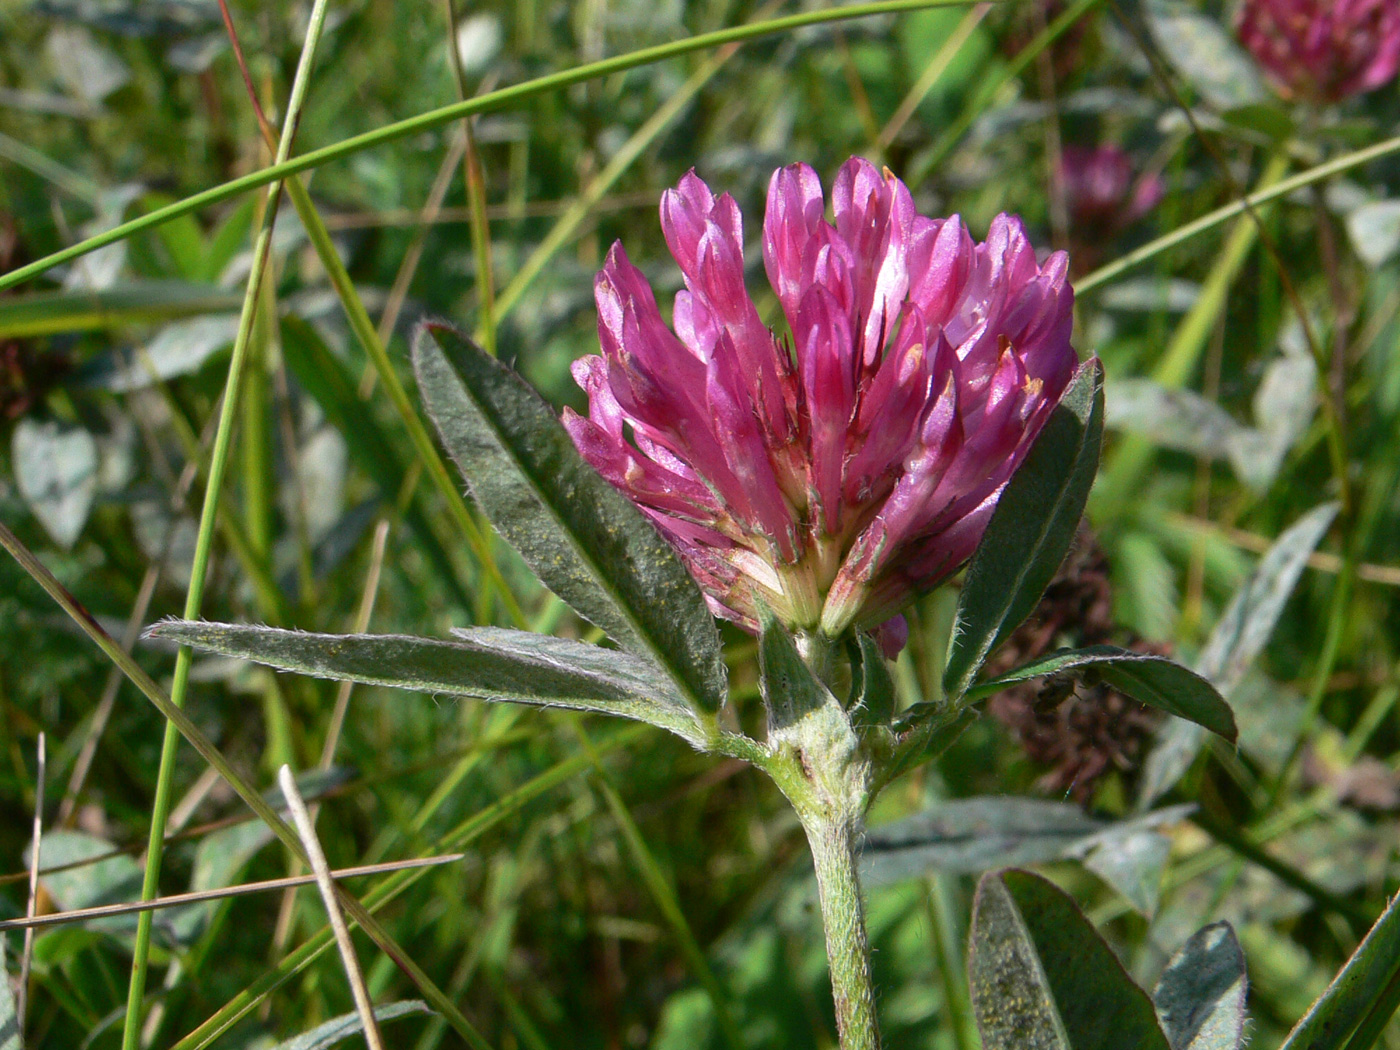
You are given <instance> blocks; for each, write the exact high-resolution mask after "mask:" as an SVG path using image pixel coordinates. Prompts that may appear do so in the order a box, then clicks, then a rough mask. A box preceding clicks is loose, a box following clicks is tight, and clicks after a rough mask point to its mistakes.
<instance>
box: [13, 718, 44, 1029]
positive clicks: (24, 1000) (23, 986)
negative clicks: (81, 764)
mask: <svg viewBox="0 0 1400 1050" xmlns="http://www.w3.org/2000/svg"><path fill="white" fill-rule="evenodd" d="M36 766H37V769H36V771H35V781H34V836H33V839H32V840H31V841H30V844H29V901H28V903H27V904H26V905H25V908H24V914H25V917H26V918H28V919H31V920H32V919H33V918H34V911H35V907H36V905H37V904H38V899H39V846H40V845H41V843H42V841H43V837H44V835H43V832H44V776H45V773H46V772H47V771H48V748H47V746H46V740H45V737H44V734H43V733H40V734H39V754H38V762H37V763H36ZM33 963H34V930H33V928H32V927H31V928H29V929H26V930H25V931H24V955H23V956H22V957H21V959H20V963H19V991H18V994H17V995H16V996H15V1023H16V1024H17V1025H18V1026H19V1033H18V1035H19V1037H20V1039H21V1040H23V1039H24V1014H25V1011H26V1010H27V1009H28V1006H29V968H30V966H32V965H33Z"/></svg>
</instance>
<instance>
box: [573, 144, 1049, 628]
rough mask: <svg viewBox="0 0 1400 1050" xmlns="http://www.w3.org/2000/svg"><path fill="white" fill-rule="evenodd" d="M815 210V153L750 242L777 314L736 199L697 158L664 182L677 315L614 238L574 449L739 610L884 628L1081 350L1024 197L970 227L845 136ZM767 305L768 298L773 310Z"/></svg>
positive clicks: (953, 548) (985, 494) (748, 617)
mask: <svg viewBox="0 0 1400 1050" xmlns="http://www.w3.org/2000/svg"><path fill="white" fill-rule="evenodd" d="M831 203H832V209H833V211H834V216H835V224H834V225H832V224H830V223H828V222H827V221H826V220H825V218H824V210H825V204H824V201H823V197H822V187H821V183H820V181H819V179H818V178H817V175H816V173H815V172H814V171H813V170H812V169H811V168H809V167H807V166H806V165H802V164H797V165H793V166H791V167H788V168H783V169H780V170H779V171H777V172H775V173H774V175H773V179H772V182H771V183H770V185H769V190H768V209H767V215H766V217H765V220H764V227H763V259H764V263H765V266H766V268H767V271H768V278H769V280H770V282H771V283H772V286H773V291H774V293H775V294H776V296H777V301H778V304H779V305H780V306H781V311H782V318H783V319H785V321H786V326H785V327H786V329H787V331H785V332H784V331H783V330H782V328H781V327H780V328H779V330H778V332H775V330H774V329H773V328H770V326H769V324H768V323H767V322H765V320H764V319H763V318H762V317H761V316H760V315H759V312H758V308H757V307H756V306H755V304H754V301H753V299H751V298H750V296H749V294H748V291H747V290H746V289H745V287H744V241H743V230H742V227H741V219H740V215H739V209H738V206H737V205H736V204H735V202H734V200H733V198H731V197H730V196H729V195H728V194H721V195H719V196H715V195H714V194H713V193H712V192H711V191H710V188H709V187H708V186H707V185H705V183H704V182H702V181H701V180H700V179H699V178H697V177H696V176H695V174H694V173H691V174H689V175H687V176H685V178H683V179H682V180H681V181H680V184H679V185H678V186H677V187H676V188H675V189H673V190H668V191H666V193H665V194H664V195H663V197H662V200H661V225H662V228H663V230H664V232H665V235H666V242H667V244H668V245H669V246H670V249H671V254H672V255H674V256H675V258H676V261H677V262H678V263H679V264H680V268H681V272H682V274H683V275H684V277H685V284H686V287H685V290H683V291H681V292H679V293H678V294H677V295H676V301H675V309H674V313H673V316H672V323H673V327H674V331H673V328H672V327H669V326H668V325H667V324H666V322H665V320H664V319H663V318H662V316H661V312H660V310H659V309H658V307H657V304H656V300H655V298H654V297H653V295H652V290H651V287H650V285H649V284H648V283H647V281H646V279H645V278H644V277H643V276H642V274H641V272H640V271H639V270H638V269H637V268H636V267H635V266H633V265H632V263H631V262H630V261H629V260H628V258H627V254H626V253H625V252H624V251H623V249H622V246H621V245H620V244H615V245H614V246H613V248H612V251H611V252H610V253H609V254H608V259H607V263H606V265H605V266H604V268H603V271H602V272H601V273H600V274H599V275H598V277H597V281H596V283H595V293H596V297H597V301H598V333H599V338H600V340H601V342H602V350H603V352H602V354H601V355H600V356H592V357H585V358H583V359H581V360H579V361H577V362H575V364H574V376H575V378H576V379H577V380H578V382H579V385H580V386H582V387H583V388H584V390H586V391H587V392H588V396H589V412H588V416H587V417H586V418H585V417H582V416H579V415H578V414H576V413H574V412H572V411H568V410H566V411H565V418H564V423H565V425H566V426H567V427H568V429H569V432H570V434H571V435H572V436H573V439H574V442H575V443H576V444H577V446H578V448H579V450H580V451H581V452H582V454H583V455H584V457H585V458H586V459H587V460H588V461H589V462H590V463H592V464H593V466H594V467H596V468H597V469H598V470H599V471H600V472H601V473H602V474H603V475H604V476H605V477H606V478H608V480H609V481H611V482H612V483H613V484H614V485H616V486H617V487H618V488H619V489H621V490H622V491H623V492H625V493H626V494H627V495H628V496H629V497H631V498H632V500H634V501H635V502H636V503H637V504H638V506H640V507H641V508H642V510H643V511H645V512H646V513H647V514H648V515H649V516H650V517H651V519H652V520H653V521H654V522H655V523H656V524H657V526H658V527H659V528H660V529H661V531H662V533H663V534H664V535H665V536H666V537H667V538H668V539H669V540H670V541H671V542H672V543H673V544H674V545H675V547H676V549H677V550H678V551H679V553H680V555H681V557H682V559H683V560H684V561H685V563H686V565H687V566H688V567H689V568H690V571H691V573H692V574H693V575H694V576H695V578H696V580H698V581H699V583H700V585H701V587H702V588H703V589H704V591H705V592H706V594H707V595H708V597H709V600H710V603H711V607H712V608H713V609H714V610H715V612H716V613H717V614H719V615H721V616H724V617H727V618H728V619H731V620H734V621H736V622H738V623H740V624H742V625H744V626H745V627H747V628H749V629H753V628H754V627H755V626H756V622H757V610H758V607H759V602H762V603H764V604H766V605H767V606H768V607H769V608H771V609H772V610H773V611H774V613H775V614H776V615H777V616H778V617H779V618H780V619H781V620H782V621H783V622H784V623H786V624H787V625H788V626H789V627H791V628H793V629H795V630H805V631H811V630H816V629H818V628H820V629H821V630H822V631H823V632H824V633H826V634H827V635H829V636H832V637H836V636H838V635H840V634H841V633H843V632H844V631H845V630H846V629H847V628H849V627H851V626H853V625H854V626H858V627H862V628H866V629H873V628H876V627H879V626H880V625H883V627H882V628H881V632H880V634H881V640H882V641H883V642H884V643H885V644H886V647H887V650H893V651H897V650H898V648H899V646H901V645H902V644H903V637H904V636H903V630H904V625H903V621H902V619H901V618H898V613H899V610H900V608H901V607H902V606H903V605H904V604H905V602H906V601H907V600H908V599H909V598H910V597H912V596H913V595H914V594H915V593H917V592H919V591H922V590H926V589H927V588H929V587H931V586H933V585H934V584H936V583H938V582H940V581H941V580H943V579H945V578H947V577H948V576H949V575H951V574H952V573H953V572H955V571H956V570H957V569H958V568H959V566H961V565H962V564H963V562H965V561H966V560H967V559H968V557H969V556H970V555H971V554H972V551H973V549H974V548H975V547H976V545H977V542H978V540H979V539H980V538H981V536H982V532H983V530H984V529H985V527H986V524H987V519H988V518H989V516H990V515H991V512H992V509H993V507H994V505H995V502H996V498H997V496H998V494H999V493H1000V491H1001V489H1002V487H1003V486H1004V485H1005V484H1006V481H1007V480H1008V479H1009V478H1010V477H1011V474H1012V472H1013V471H1014V470H1015V469H1016V467H1017V466H1018V465H1019V464H1020V463H1021V461H1022V460H1023V459H1024V458H1025V455H1026V453H1027V451H1028V450H1029V448H1030V445H1031V442H1032V441H1033V440H1034V438H1035V436H1036V434H1037V433H1038V432H1039V430H1040V428H1041V426H1042V424H1043V423H1044V422H1045V420H1046V418H1047V417H1048V415H1049V414H1050V412H1051V411H1052V410H1053V409H1054V407H1055V405H1056V404H1057V403H1058V401H1059V398H1060V395H1061V394H1062V393H1063V391H1064V389H1065V387H1066V385H1067V384H1068V383H1069V381H1070V378H1071V377H1072V375H1073V374H1074V372H1075V369H1076V367H1077V359H1076V357H1075V353H1074V350H1073V348H1072V347H1071V346H1070V341H1069V340H1070V328H1071V308H1072V304H1073V294H1074V293H1073V291H1072V290H1071V289H1070V287H1069V286H1068V284H1067V283H1066V277H1065V275H1066V265H1067V260H1066V257H1065V255H1064V254H1063V253H1057V254H1055V255H1052V256H1050V257H1049V259H1047V260H1046V262H1045V263H1044V265H1041V264H1040V263H1038V262H1037V260H1036V255H1035V250H1034V248H1033V247H1032V246H1031V244H1030V242H1029V241H1028V240H1027V239H1026V235H1025V231H1024V230H1023V229H1022V227H1021V223H1020V221H1019V220H1018V219H1016V218H1013V217H1010V216H1006V215H999V216H998V217H997V218H996V219H995V220H993V222H992V226H991V230H990V232H989V233H988V236H987V240H986V241H985V242H983V243H981V244H978V243H976V242H975V241H973V239H972V237H971V236H970V235H969V234H968V232H967V229H966V228H965V227H964V226H963V224H962V221H961V220H960V219H958V218H957V217H954V218H950V219H929V218H925V217H924V216H921V215H919V214H917V213H916V212H915V210H914V202H913V198H912V197H911V196H910V193H909V190H908V188H907V187H906V186H905V185H904V183H902V182H901V181H900V180H899V179H897V178H895V177H894V176H893V175H892V174H890V173H889V172H888V171H885V172H883V173H881V172H880V171H878V170H877V169H876V168H874V167H873V166H872V165H870V164H868V163H867V162H865V161H863V160H859V159H852V160H850V161H848V162H847V163H846V164H845V165H843V166H842V168H841V171H840V173H839V174H838V175H837V177H836V182H835V185H834V186H833V187H832V193H831ZM775 320H776V319H775Z"/></svg>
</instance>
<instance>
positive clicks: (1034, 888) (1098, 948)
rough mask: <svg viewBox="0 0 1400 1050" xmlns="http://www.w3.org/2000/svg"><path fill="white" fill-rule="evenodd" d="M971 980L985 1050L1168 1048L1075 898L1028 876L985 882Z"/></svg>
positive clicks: (995, 876) (1146, 1004)
mask: <svg viewBox="0 0 1400 1050" xmlns="http://www.w3.org/2000/svg"><path fill="white" fill-rule="evenodd" d="M968 978H969V980H968V983H969V985H970V987H971V990H972V1007H973V1011H974V1013H975V1014H976V1016H977V1027H978V1029H979V1030H980V1031H981V1033H982V1045H983V1048H984V1050H1124V1048H1126V1047H1132V1048H1133V1050H1170V1047H1169V1045H1168V1043H1167V1039H1166V1036H1165V1035H1163V1034H1162V1029H1161V1028H1160V1027H1159V1026H1158V1024H1157V1016H1156V1014H1155V1013H1154V1012H1153V1009H1152V1001H1151V1000H1150V999H1148V997H1147V993H1146V992H1144V991H1143V990H1142V989H1141V988H1139V987H1138V986H1137V985H1135V984H1134V983H1133V982H1132V980H1131V979H1130V978H1129V977H1128V974H1127V972H1126V971H1125V970H1124V969H1123V966H1122V964H1121V963H1119V961H1118V959H1117V957H1116V956H1114V954H1113V951H1112V950H1111V949H1110V948H1109V947H1108V945H1106V944H1105V943H1104V942H1103V939H1102V938H1101V937H1099V935H1098V933H1097V932H1095V930H1094V928H1093V926H1091V925H1090V924H1089V920H1088V919H1086V918H1085V917H1084V915H1083V913H1082V912H1080V910H1079V908H1078V906H1076V905H1075V903H1074V901H1073V900H1071V899H1070V898H1069V896H1067V895H1066V894H1065V893H1064V892H1063V891H1062V890H1060V889H1058V888H1056V887H1055V886H1054V884H1052V883H1051V882H1049V881H1048V880H1046V879H1043V878H1041V877H1040V876H1038V875H1033V874H1031V873H1030V872H1027V871H1016V870H1009V871H1000V872H993V873H991V874H988V875H985V876H983V878H982V881H981V882H980V883H979V884H978V887H977V899H976V901H975V903H974V904H973V912H972V936H971V948H970V952H969V958H968Z"/></svg>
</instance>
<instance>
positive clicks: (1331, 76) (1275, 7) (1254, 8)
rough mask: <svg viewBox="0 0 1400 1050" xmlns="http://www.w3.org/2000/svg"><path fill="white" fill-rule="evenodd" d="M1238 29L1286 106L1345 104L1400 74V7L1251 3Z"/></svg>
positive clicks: (1360, 0)
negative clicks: (1291, 102) (1300, 101)
mask: <svg viewBox="0 0 1400 1050" xmlns="http://www.w3.org/2000/svg"><path fill="white" fill-rule="evenodd" d="M1237 28H1238V31H1239V37H1240V40H1241V42H1243V44H1244V45H1245V47H1247V48H1249V50H1250V51H1251V52H1252V53H1253V54H1254V57H1255V58H1256V59H1257V60H1258V61H1259V64H1260V65H1262V66H1263V67H1264V68H1265V69H1266V70H1268V72H1269V75H1270V78H1271V79H1272V80H1273V82H1274V86H1275V87H1276V88H1277V89H1278V92H1279V94H1280V95H1282V96H1283V97H1284V98H1304V99H1309V100H1311V101H1314V102H1340V101H1341V100H1343V99H1345V98H1349V97H1350V96H1352V95H1358V94H1361V93H1362V92H1366V91H1374V90H1375V89H1376V88H1378V87H1380V86H1381V85H1383V84H1387V83H1389V82H1390V81H1391V80H1393V79H1394V78H1395V74H1396V70H1397V68H1400V0H1244V5H1243V6H1242V7H1241V8H1240V15H1239V21H1238V25H1237Z"/></svg>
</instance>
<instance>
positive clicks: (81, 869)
mask: <svg viewBox="0 0 1400 1050" xmlns="http://www.w3.org/2000/svg"><path fill="white" fill-rule="evenodd" d="M29 856H30V851H29V848H28V847H26V848H25V851H24V861H25V864H26V865H27V864H28V863H29ZM95 857H103V858H105V859H103V860H98V861H93V858H95ZM83 861H93V862H92V863H87V864H84V863H82V862H83ZM70 864H73V865H78V866H77V867H73V868H69V869H68V870H66V871H55V872H52V873H50V874H41V875H40V876H39V884H40V885H41V886H43V887H44V889H45V890H47V891H48V894H49V896H50V897H52V898H53V900H54V903H55V904H57V905H58V907H59V909H60V910H62V911H73V910H74V909H77V908H92V907H96V906H97V905H99V904H125V903H126V902H127V901H132V900H137V899H138V898H139V897H140V895H141V865H139V864H137V863H136V861H135V860H133V859H132V858H131V857H130V856H128V855H127V854H125V853H120V852H117V848H116V847H115V846H114V845H112V843H110V842H108V841H107V840H106V839H101V838H98V837H97V836H96V835H89V834H88V833H87V832H85V831H52V832H47V833H45V835H44V837H43V838H42V839H41V840H40V844H39V867H40V868H41V869H43V868H63V867H66V866H67V865H70ZM89 926H90V927H91V928H93V929H98V930H106V931H108V932H111V933H126V932H129V931H131V930H134V929H135V928H136V916H135V915H134V914H133V915H113V916H110V917H108V918H103V919H93V920H91V921H90V922H89Z"/></svg>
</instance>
